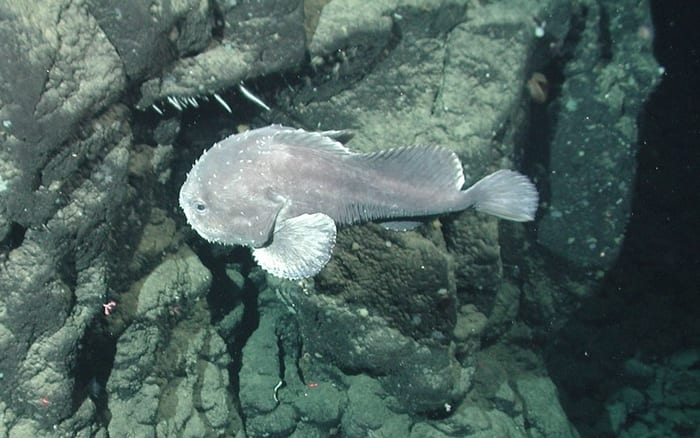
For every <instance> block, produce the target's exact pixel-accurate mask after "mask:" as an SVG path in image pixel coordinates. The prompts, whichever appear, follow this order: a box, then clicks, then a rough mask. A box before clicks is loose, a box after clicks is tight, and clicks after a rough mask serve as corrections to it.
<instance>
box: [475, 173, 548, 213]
mask: <svg viewBox="0 0 700 438" xmlns="http://www.w3.org/2000/svg"><path fill="white" fill-rule="evenodd" d="M464 194H465V196H466V198H467V199H468V200H469V205H470V206H472V207H474V208H476V210H477V211H481V212H484V213H488V214H492V215H494V216H498V217H500V218H503V219H508V220H511V221H517V222H526V221H531V220H533V219H534V218H535V212H536V211H537V203H538V198H539V196H538V194H537V189H536V188H535V186H534V184H532V182H530V180H529V179H528V178H527V177H526V176H525V175H522V174H520V173H518V172H515V171H513V170H498V171H496V172H494V173H492V174H490V175H487V176H485V177H483V178H481V179H480V180H479V181H477V182H476V183H475V184H474V185H473V186H471V187H469V188H468V189H467V190H465V191H464Z"/></svg>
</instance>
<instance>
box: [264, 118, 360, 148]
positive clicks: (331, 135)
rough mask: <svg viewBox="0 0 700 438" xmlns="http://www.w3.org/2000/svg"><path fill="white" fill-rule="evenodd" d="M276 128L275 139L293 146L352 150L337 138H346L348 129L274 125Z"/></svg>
mask: <svg viewBox="0 0 700 438" xmlns="http://www.w3.org/2000/svg"><path fill="white" fill-rule="evenodd" d="M270 128H276V129H277V132H275V133H274V140H275V141H279V142H281V143H284V144H287V145H291V146H301V147H306V148H315V149H321V150H324V151H326V152H332V153H335V154H341V155H348V154H351V153H352V152H350V150H349V149H348V148H346V147H345V146H343V144H342V143H341V142H339V141H338V140H336V138H345V137H346V136H347V132H346V131H325V132H309V131H304V130H303V129H295V128H288V127H286V126H282V125H272V126H270Z"/></svg>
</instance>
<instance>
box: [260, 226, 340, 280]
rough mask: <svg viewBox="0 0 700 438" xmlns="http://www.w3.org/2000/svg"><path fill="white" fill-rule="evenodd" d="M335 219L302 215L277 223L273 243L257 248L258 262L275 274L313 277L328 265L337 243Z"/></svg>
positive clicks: (283, 276) (289, 277)
mask: <svg viewBox="0 0 700 438" xmlns="http://www.w3.org/2000/svg"><path fill="white" fill-rule="evenodd" d="M335 234H336V229H335V222H333V219H331V218H330V217H329V216H326V215H325V214H322V213H315V214H302V215H300V216H296V217H293V218H290V219H285V220H283V221H280V223H278V224H276V225H275V231H274V233H273V235H272V242H271V243H270V244H269V245H267V246H265V247H262V248H255V249H254V250H253V256H254V257H255V260H256V261H257V262H258V264H259V265H260V266H261V267H262V268H263V269H265V270H266V271H268V272H269V273H270V274H272V275H274V276H276V277H282V278H287V279H290V280H298V279H301V278H306V277H312V276H314V275H316V274H318V272H319V271H320V270H321V269H323V267H324V266H326V263H328V260H330V258H331V253H332V252H333V246H334V245H335Z"/></svg>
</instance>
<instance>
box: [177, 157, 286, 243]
mask: <svg viewBox="0 0 700 438" xmlns="http://www.w3.org/2000/svg"><path fill="white" fill-rule="evenodd" d="M219 152H221V151H219V150H217V149H216V146H215V147H214V148H212V149H210V150H209V151H208V152H205V153H204V154H203V155H202V157H200V159H199V160H197V162H196V163H195V164H194V166H193V167H192V170H190V172H189V173H188V174H187V178H186V180H185V183H184V184H183V185H182V188H181V189H180V196H179V201H180V207H181V208H182V210H183V212H184V213H185V217H186V218H187V222H188V223H189V224H190V226H191V227H192V228H193V229H194V230H195V231H196V232H197V233H198V234H199V235H200V236H202V237H203V238H204V239H206V240H207V241H209V242H215V243H221V244H224V245H245V246H249V247H253V248H259V247H261V246H264V245H265V244H266V243H268V242H269V241H270V239H271V237H272V232H273V229H274V225H275V220H276V218H277V215H278V214H279V211H280V209H281V208H282V206H283V202H282V201H280V200H279V199H278V198H276V197H275V196H274V195H273V194H272V190H271V189H270V188H269V187H266V181H264V180H261V178H260V177H259V176H257V178H256V175H257V174H255V173H254V172H247V171H246V172H240V171H239V167H238V166H236V165H232V164H231V161H230V160H227V159H226V158H227V157H226V156H223V155H222V154H221V153H219Z"/></svg>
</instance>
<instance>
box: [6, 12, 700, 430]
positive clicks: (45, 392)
mask: <svg viewBox="0 0 700 438" xmlns="http://www.w3.org/2000/svg"><path fill="white" fill-rule="evenodd" d="M45 3H46V4H41V5H31V6H25V5H24V4H23V3H22V2H20V3H19V4H14V3H12V4H10V3H7V2H4V3H2V5H0V16H2V17H3V20H0V55H1V56H2V58H3V59H5V60H7V62H3V63H0V91H2V92H1V93H0V140H1V145H0V262H1V263H0V352H1V353H2V354H0V436H17V437H22V436H46V435H48V434H54V435H65V436H128V435H135V436H174V435H182V436H197V437H198V436H245V435H248V436H293V437H315V436H318V437H325V436H345V437H366V436H372V435H374V436H415V437H419V436H420V437H425V436H431V437H464V436H484V437H487V436H561V437H569V436H570V437H575V436H577V432H576V431H575V430H573V429H572V428H571V426H570V424H569V421H568V419H567V418H566V413H565V412H564V410H563V409H561V407H560V405H559V404H558V401H557V391H556V388H555V387H554V386H553V384H552V383H551V381H550V379H549V378H548V377H547V375H546V370H545V369H544V366H543V365H542V363H541V361H539V360H538V359H537V357H538V356H537V353H535V352H533V351H531V350H528V349H526V348H524V347H523V346H524V345H528V346H530V345H532V342H533V340H538V339H547V338H548V336H551V332H550V330H551V327H553V326H556V325H557V323H558V322H560V321H563V320H565V319H566V317H567V315H568V314H569V312H571V311H572V310H573V309H575V308H576V306H577V305H578V303H579V302H580V300H581V299H582V298H583V297H585V296H587V295H588V294H590V293H591V292H592V290H593V289H594V288H595V286H596V284H597V281H598V279H599V276H597V275H596V274H601V273H604V272H605V269H607V268H608V267H609V266H610V263H612V260H614V257H615V255H616V253H617V250H618V247H619V245H620V239H619V238H620V236H621V233H622V232H623V231H624V223H625V221H626V215H627V214H628V212H627V203H628V202H629V183H630V181H631V177H632V163H633V162H632V158H633V152H634V151H633V150H632V148H631V144H632V142H633V140H634V137H635V126H634V117H635V114H636V112H637V109H638V107H639V105H640V102H641V101H642V99H643V98H644V96H645V94H646V93H647V92H648V90H649V88H650V87H651V86H652V85H653V83H654V68H653V62H652V61H651V57H650V53H649V51H648V47H649V41H648V40H640V39H635V37H634V35H638V34H637V33H636V29H635V22H636V21H635V20H638V19H641V18H640V17H641V15H642V14H646V9H645V8H641V7H640V3H639V2H636V1H631V0H630V1H629V2H627V3H629V5H628V7H625V8H622V9H620V10H619V11H617V10H615V11H613V10H612V9H610V7H609V5H608V3H607V2H598V3H593V2H587V1H583V2H570V1H566V0H551V1H549V2H536V1H528V0H510V1H503V2H478V1H467V0H451V1H438V0H434V1H433V0H431V1H418V0H382V1H378V2H369V3H368V2H366V1H359V0H331V1H310V0H309V1H305V2H304V1H301V0H265V1H252V0H251V1H203V0H183V1H177V2H169V1H155V2H151V3H149V5H148V6H144V4H143V3H142V2H138V1H127V2H120V3H119V4H118V5H115V4H114V2H108V1H102V0H93V1H81V0H78V1H72V2H68V1H53V2H45ZM305 11H306V15H305ZM613 12H614V13H613ZM606 17H607V18H606ZM613 18H614V19H613ZM545 22H546V25H543V23H545ZM543 26H544V27H543ZM539 31H543V32H544V35H542V36H537V32H539ZM600 41H603V43H604V44H603V45H602V48H601V46H599V45H597V43H598V42H600ZM627 52H629V53H634V54H635V55H634V56H632V57H629V58H628V59H621V58H622V56H621V55H620V56H618V54H619V53H623V54H624V53H627ZM536 70H542V71H544V72H545V73H547V74H548V75H549V77H550V81H552V85H553V89H554V90H555V92H554V93H553V95H552V96H551V98H550V100H549V102H548V104H545V106H543V107H536V106H535V104H533V103H531V102H530V95H529V94H528V92H527V87H526V83H527V79H528V78H529V77H530V75H531V73H532V72H533V71H536ZM290 72H293V73H290ZM265 75H267V76H268V78H267V79H266V80H260V81H259V82H257V83H256V84H255V85H256V86H255V88H254V89H255V90H262V91H263V93H262V94H261V96H262V97H263V98H264V99H265V100H266V102H267V104H268V105H270V106H272V107H273V110H272V111H270V112H267V113H264V114H262V113H256V114H255V115H251V114H250V113H249V112H248V111H249V110H250V109H251V107H252V108H255V109H257V110H260V106H259V105H258V106H254V107H253V106H252V104H250V100H245V98H244V96H243V94H240V93H238V91H236V90H238V88H237V87H238V85H239V84H240V82H241V81H242V80H247V81H251V82H252V81H253V80H258V79H260V78H261V77H262V76H265ZM271 76H273V77H275V78H279V80H272V79H270V77H271ZM589 89H592V90H593V92H590V90H589ZM214 93H222V94H221V95H219V94H214ZM217 96H218V98H217ZM222 96H223V98H224V103H223V104H221V106H219V103H217V100H218V99H221V98H222ZM247 99H250V98H247ZM226 102H228V103H226ZM164 103H165V105H164ZM244 103H248V104H249V105H248V106H247V107H246V106H245V105H244ZM231 107H233V110H236V111H234V114H233V115H230V114H229V113H228V112H227V111H226V110H231ZM241 108H243V109H245V111H240V109H241ZM182 109H185V110H186V111H184V112H180V110H182ZM593 112H595V115H596V119H595V120H586V119H585V118H583V117H584V116H585V114H586V113H593ZM222 114H223V116H222ZM256 115H257V117H255V116H256ZM537 115H539V116H540V118H537V117H536V116H537ZM263 117H269V118H268V119H264V118H263ZM582 120H583V122H582ZM607 120H612V121H613V122H612V123H611V126H608V125H607V124H606V123H604V122H605V121H607ZM266 122H267V123H269V122H278V123H279V122H284V123H288V124H293V125H296V126H299V127H304V128H308V129H316V128H320V129H341V128H342V129H351V130H353V132H354V134H355V135H354V138H353V139H352V141H351V142H350V143H349V147H351V148H353V149H356V150H362V151H371V150H377V149H380V148H387V147H392V146H401V145H405V144H442V145H444V146H446V147H450V148H452V149H453V150H454V151H455V152H456V153H457V154H458V155H459V156H460V157H461V158H462V160H463V162H464V165H465V174H466V177H467V180H468V182H473V181H475V180H476V179H478V178H479V177H481V176H483V175H484V174H486V173H488V172H489V171H491V170H494V169H496V168H501V167H513V166H516V165H519V164H520V163H525V164H526V166H525V167H526V168H527V169H531V170H532V173H533V175H535V176H537V179H538V181H537V182H538V185H539V187H540V188H541V189H543V195H544V197H543V201H544V206H545V207H546V208H545V209H544V210H542V222H541V223H540V224H536V225H535V226H534V227H533V226H529V225H525V226H523V225H521V224H505V223H502V222H498V221H496V220H495V219H493V218H487V217H484V216H481V215H477V214H473V213H471V212H470V213H465V214H459V215H453V216H451V217H443V218H438V219H436V220H434V221H432V222H431V223H428V224H426V225H424V226H422V227H419V228H418V229H416V230H414V231H411V232H407V233H396V232H392V231H387V230H385V229H383V228H381V227H379V226H376V225H372V224H368V225H364V226H357V227H351V228H347V229H343V230H340V232H339V235H338V245H337V247H336V249H335V252H334V256H333V259H332V261H331V262H330V264H329V265H328V267H327V268H326V269H325V270H324V271H323V272H322V273H321V274H320V275H319V276H318V277H317V278H316V279H315V280H314V281H308V282H301V283H290V282H279V281H276V280H274V279H271V278H265V276H264V274H263V273H261V272H260V271H259V270H258V269H255V268H254V267H253V266H252V263H251V260H250V258H249V256H248V255H247V253H245V252H243V251H238V250H230V251H229V250H228V249H223V248H212V247H210V246H208V245H205V244H203V243H202V242H201V240H199V239H198V238H197V237H196V236H194V234H193V233H192V232H191V231H189V230H188V229H187V228H186V226H185V224H184V223H183V219H182V216H181V215H180V213H179V211H178V210H177V208H176V193H177V189H178V187H179V185H180V184H181V182H182V177H183V174H184V170H185V169H186V168H188V167H189V166H190V165H191V162H192V160H193V158H194V157H195V156H196V155H198V154H199V153H201V149H202V148H204V147H208V146H209V145H210V144H211V143H212V142H213V141H215V140H218V139H220V138H221V137H222V136H223V134H224V133H227V132H231V130H233V129H234V125H235V124H240V125H258V124H262V123H266ZM529 122H532V124H530V123H529ZM536 122H539V123H536ZM581 123H589V127H590V129H588V130H581V128H580V126H581ZM542 126H544V127H545V135H542V136H538V135H535V134H534V132H539V131H537V130H538V129H540V128H542ZM548 133H549V134H551V139H552V141H551V142H549V138H548V137H547V135H546V134H548ZM611 142H612V143H611ZM540 143H541V144H540ZM572 143H573V144H572ZM603 144H605V145H607V147H609V148H610V149H611V150H610V151H609V150H607V149H606V150H602V147H603ZM611 144H614V145H616V147H615V148H612V146H611ZM543 145H549V149H548V150H543V149H547V148H546V147H544V146H543ZM572 148H574V149H572ZM598 148H600V149H598ZM580 152H582V155H581V154H580ZM523 157H525V159H523ZM584 157H585V158H586V160H587V161H586V163H585V164H586V166H583V165H582V164H581V161H580V160H581V159H583V158H584ZM577 160H578V161H577ZM590 160H592V161H590ZM591 163H593V164H594V165H593V166H591ZM591 167H593V168H594V169H595V170H596V171H595V172H591V171H590V169H591ZM553 170H556V174H553V173H552V171H553ZM613 170H615V172H614V174H611V172H612V171H613ZM580 187H586V190H585V191H583V192H581V191H580V190H579V191H576V190H577V189H579V188H580ZM574 189H576V190H574ZM572 193H576V194H577V195H578V197H577V198H576V199H573V198H571V196H572V195H571V194H572ZM600 193H602V195H600V196H598V195H599V194H600ZM618 200H620V201H619V202H618ZM593 208H595V213H596V214H595V215H594V214H592V212H591V209H593ZM564 221H565V226H562V225H560V223H561V222H564ZM608 223H609V225H610V226H609V228H605V226H606V224H608ZM572 230H575V232H576V236H575V239H574V240H573V241H570V240H571V237H572V236H571V234H572ZM579 238H582V239H583V241H584V242H585V243H584V244H583V245H578V243H580V242H579V241H578V240H577V239H579ZM591 238H593V239H595V241H593V240H591ZM539 245H541V246H539ZM572 248H573V249H574V250H571V249H572ZM601 251H604V252H605V256H604V257H600V252H601ZM561 262H566V263H567V264H568V265H567V266H571V267H572V269H570V270H567V272H561V270H560V269H553V268H552V266H560V264H558V263H561ZM591 266H595V267H596V268H595V269H597V271H596V272H590V267H591ZM112 300H113V301H114V302H115V305H116V307H109V306H111V304H109V306H108V307H103V306H105V305H108V303H109V301H112ZM484 340H487V341H488V348H485V347H484V345H483V341H484ZM637 391H641V389H637ZM632 398H634V397H632ZM637 398H638V397H637ZM684 403H685V402H684ZM692 403H694V401H693V400H689V401H688V404H684V405H683V406H686V405H688V406H690V404H692ZM693 406H694V405H693ZM621 409H622V408H621V407H620V406H618V405H614V404H613V405H611V408H610V412H611V415H613V414H615V418H616V419H617V421H618V422H619V421H623V420H625V419H626V418H627V417H625V415H624V413H621ZM625 409H627V407H625ZM629 409H634V408H629ZM619 427H620V430H622V426H619Z"/></svg>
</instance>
